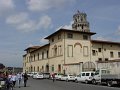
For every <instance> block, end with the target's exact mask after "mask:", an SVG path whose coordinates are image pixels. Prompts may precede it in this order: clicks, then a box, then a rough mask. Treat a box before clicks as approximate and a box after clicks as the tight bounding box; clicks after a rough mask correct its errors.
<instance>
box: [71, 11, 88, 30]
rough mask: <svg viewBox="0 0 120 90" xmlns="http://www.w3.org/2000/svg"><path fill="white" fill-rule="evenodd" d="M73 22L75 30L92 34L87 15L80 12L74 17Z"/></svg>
mask: <svg viewBox="0 0 120 90" xmlns="http://www.w3.org/2000/svg"><path fill="white" fill-rule="evenodd" d="M73 21H74V23H73V24H72V29H73V30H77V31H84V32H90V29H89V22H88V21H87V15H86V13H83V12H80V11H78V12H77V13H76V14H75V15H73Z"/></svg>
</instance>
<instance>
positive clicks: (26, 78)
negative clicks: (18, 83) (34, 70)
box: [23, 73, 28, 87]
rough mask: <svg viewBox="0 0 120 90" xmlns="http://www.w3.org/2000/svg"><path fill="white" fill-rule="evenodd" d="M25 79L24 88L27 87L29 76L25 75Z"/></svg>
mask: <svg viewBox="0 0 120 90" xmlns="http://www.w3.org/2000/svg"><path fill="white" fill-rule="evenodd" d="M23 77H24V87H26V84H27V80H28V76H27V74H26V73H25V74H24V75H23Z"/></svg>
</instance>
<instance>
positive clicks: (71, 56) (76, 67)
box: [23, 11, 120, 74]
mask: <svg viewBox="0 0 120 90" xmlns="http://www.w3.org/2000/svg"><path fill="white" fill-rule="evenodd" d="M73 21H74V23H73V24H72V30H68V29H63V28H61V29H59V30H58V31H56V32H54V33H52V34H51V35H49V36H47V37H46V38H45V39H48V40H49V43H48V44H46V45H43V46H33V47H28V48H27V49H25V51H26V54H25V55H23V71H24V72H25V71H27V72H32V71H37V72H50V73H52V72H57V73H71V74H79V73H80V72H81V71H91V70H92V71H93V70H95V69H96V68H99V67H98V63H100V62H109V61H111V60H112V61H116V60H117V61H118V62H120V42H112V41H100V40H92V39H91V36H92V35H95V34H96V33H95V32H91V31H90V28H89V22H88V21H87V15H86V13H83V12H79V11H78V12H77V13H76V14H75V15H74V16H73Z"/></svg>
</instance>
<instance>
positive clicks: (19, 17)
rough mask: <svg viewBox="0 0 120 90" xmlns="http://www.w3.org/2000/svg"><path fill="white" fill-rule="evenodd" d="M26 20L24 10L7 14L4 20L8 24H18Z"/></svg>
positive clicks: (26, 15)
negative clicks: (10, 14)
mask: <svg viewBox="0 0 120 90" xmlns="http://www.w3.org/2000/svg"><path fill="white" fill-rule="evenodd" d="M27 20H28V14H27V13H25V12H22V13H19V14H15V15H12V16H9V17H8V18H7V20H6V22H7V23H8V24H20V23H22V22H25V21H27Z"/></svg>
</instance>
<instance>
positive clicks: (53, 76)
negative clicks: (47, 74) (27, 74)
mask: <svg viewBox="0 0 120 90" xmlns="http://www.w3.org/2000/svg"><path fill="white" fill-rule="evenodd" d="M52 79H53V82H54V81H55V74H54V73H53V74H52Z"/></svg>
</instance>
